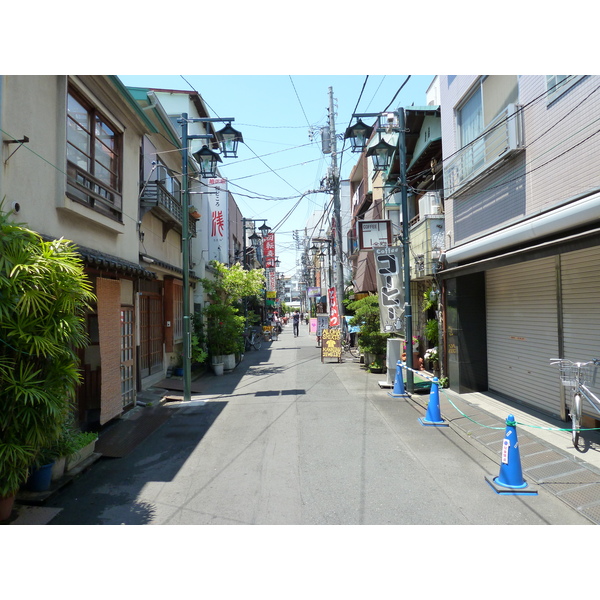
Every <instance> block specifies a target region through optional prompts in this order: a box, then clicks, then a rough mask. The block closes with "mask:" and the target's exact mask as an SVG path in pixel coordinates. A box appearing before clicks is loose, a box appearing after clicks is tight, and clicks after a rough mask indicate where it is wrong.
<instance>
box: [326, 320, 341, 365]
mask: <svg viewBox="0 0 600 600" xmlns="http://www.w3.org/2000/svg"><path fill="white" fill-rule="evenodd" d="M324 358H337V359H338V362H340V361H341V359H342V332H341V330H340V329H337V328H335V329H332V328H328V329H323V331H322V332H321V362H323V359H324Z"/></svg>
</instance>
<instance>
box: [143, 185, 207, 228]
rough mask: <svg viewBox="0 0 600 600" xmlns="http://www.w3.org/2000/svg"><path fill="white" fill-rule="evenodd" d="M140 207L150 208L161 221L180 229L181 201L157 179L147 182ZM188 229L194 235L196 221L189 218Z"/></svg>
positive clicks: (181, 220) (181, 218)
mask: <svg viewBox="0 0 600 600" xmlns="http://www.w3.org/2000/svg"><path fill="white" fill-rule="evenodd" d="M140 203H141V206H142V208H147V209H151V210H152V212H154V214H156V215H157V216H158V217H159V218H160V219H162V220H163V221H165V222H167V223H170V224H171V225H174V226H175V227H176V228H177V229H179V230H181V227H182V224H183V207H182V206H181V203H180V202H179V201H178V200H177V199H176V198H175V197H174V196H173V195H172V194H171V193H169V192H168V191H167V190H166V188H165V187H164V186H163V185H162V184H161V183H160V182H158V181H155V182H151V183H148V184H147V185H146V186H145V188H144V190H143V192H142V196H141V198H140ZM189 231H190V234H191V235H192V236H195V235H196V221H195V220H194V219H192V218H190V220H189Z"/></svg>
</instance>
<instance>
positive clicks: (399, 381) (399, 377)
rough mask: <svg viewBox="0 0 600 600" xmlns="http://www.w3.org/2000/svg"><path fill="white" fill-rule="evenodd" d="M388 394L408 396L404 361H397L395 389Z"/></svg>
mask: <svg viewBox="0 0 600 600" xmlns="http://www.w3.org/2000/svg"><path fill="white" fill-rule="evenodd" d="M388 394H389V395H390V396H392V397H394V398H395V397H398V396H406V391H405V390H404V375H403V374H402V362H401V361H398V362H397V363H396V378H395V379H394V389H393V390H392V391H391V392H388Z"/></svg>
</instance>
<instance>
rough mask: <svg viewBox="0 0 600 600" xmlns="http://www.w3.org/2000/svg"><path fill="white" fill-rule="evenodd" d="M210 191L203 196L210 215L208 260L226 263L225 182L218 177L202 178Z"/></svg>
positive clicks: (227, 251)
mask: <svg viewBox="0 0 600 600" xmlns="http://www.w3.org/2000/svg"><path fill="white" fill-rule="evenodd" d="M202 181H203V182H204V183H205V185H207V187H209V188H210V189H211V192H210V193H208V194H203V195H204V196H206V198H207V202H208V214H209V215H210V225H209V227H210V230H209V236H208V257H209V260H218V261H219V262H226V260H225V257H226V256H228V255H229V217H228V212H227V207H228V205H227V197H228V193H227V180H226V179H222V178H220V177H210V178H208V179H206V178H204V179H203V180H202Z"/></svg>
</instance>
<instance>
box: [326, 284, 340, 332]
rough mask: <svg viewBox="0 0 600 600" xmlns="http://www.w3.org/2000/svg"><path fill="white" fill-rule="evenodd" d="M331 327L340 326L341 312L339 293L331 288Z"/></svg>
mask: <svg viewBox="0 0 600 600" xmlns="http://www.w3.org/2000/svg"><path fill="white" fill-rule="evenodd" d="M328 294H329V327H339V326H340V312H339V310H338V303H337V293H336V291H335V288H334V287H331V288H329V290H328Z"/></svg>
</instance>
